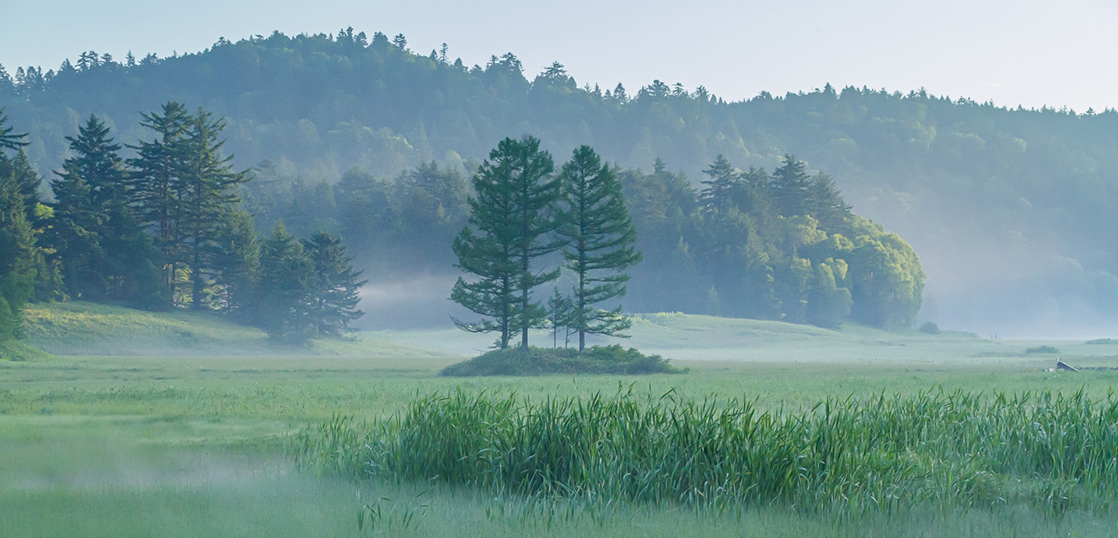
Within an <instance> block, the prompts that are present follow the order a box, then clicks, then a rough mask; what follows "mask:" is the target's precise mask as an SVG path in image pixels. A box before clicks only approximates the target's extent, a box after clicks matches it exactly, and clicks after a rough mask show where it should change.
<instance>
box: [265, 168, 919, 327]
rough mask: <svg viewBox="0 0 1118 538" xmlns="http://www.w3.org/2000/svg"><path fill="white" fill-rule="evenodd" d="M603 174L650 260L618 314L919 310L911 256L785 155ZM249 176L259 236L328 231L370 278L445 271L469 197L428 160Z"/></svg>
mask: <svg viewBox="0 0 1118 538" xmlns="http://www.w3.org/2000/svg"><path fill="white" fill-rule="evenodd" d="M580 151H581V150H580ZM471 169H472V171H473V172H474V173H471V174H470V175H476V173H486V174H488V173H489V172H487V170H488V168H486V167H485V166H481V165H480V164H479V165H477V166H472V167H471ZM608 169H609V173H610V175H612V176H614V177H615V181H616V183H617V184H620V185H621V187H622V189H623V192H624V196H623V198H622V197H618V199H624V204H625V206H626V207H627V211H629V212H631V214H632V218H633V223H634V227H635V229H636V230H638V231H639V232H640V233H639V239H638V242H637V249H638V250H639V251H641V252H643V254H644V257H645V259H646V260H648V262H649V263H645V264H642V265H640V266H636V267H634V268H633V269H632V271H631V272H630V274H631V276H632V281H631V285H630V286H629V288H628V295H627V297H628V300H627V303H626V304H627V306H628V307H629V310H630V311H642V312H653V311H682V312H689V313H703V314H712V315H722V316H736V317H753V318H761V319H778V320H785V321H791V322H796V323H813V324H816V325H820V326H824V327H837V326H838V325H840V324H841V323H842V321H843V320H845V319H855V320H857V321H859V322H862V323H867V324H872V325H876V326H882V327H889V326H898V325H906V324H908V323H910V322H911V321H912V320H913V318H914V316H915V314H916V312H917V310H919V308H920V305H921V292H922V289H923V282H924V273H923V270H922V267H921V264H920V261H919V259H918V258H917V256H916V254H915V252H914V251H913V249H912V248H911V247H910V246H909V245H908V244H907V243H906V242H905V241H903V240H902V239H901V238H900V237H898V236H897V235H896V234H891V233H886V232H885V231H884V229H883V228H882V227H881V226H880V225H877V224H874V223H872V222H870V221H868V220H866V219H864V218H861V217H859V216H857V215H854V214H853V213H852V212H851V210H850V206H849V204H847V203H846V201H845V200H844V198H843V196H842V195H841V194H840V193H839V191H838V189H837V187H836V186H835V184H834V181H833V179H832V178H831V177H830V176H828V175H827V174H824V173H821V172H816V173H813V174H808V173H807V164H806V163H805V162H803V161H801V160H798V159H796V158H795V157H792V156H786V158H785V161H784V162H783V164H782V165H781V166H778V167H777V168H776V169H775V170H774V171H773V172H772V173H771V174H770V173H768V172H766V171H765V170H764V169H758V168H751V169H747V170H744V171H742V170H739V169H738V168H736V167H734V166H733V164H732V163H731V162H730V161H729V160H728V159H726V158H722V157H720V158H717V159H716V160H715V161H714V162H712V163H710V164H709V165H708V166H707V167H706V168H705V170H706V172H705V173H704V174H703V177H705V178H707V179H706V180H705V181H700V182H692V181H691V180H690V179H689V178H688V177H687V175H686V174H684V173H682V172H671V171H669V170H668V169H667V166H666V165H665V164H664V163H663V161H660V160H657V161H656V162H655V163H654V165H653V170H652V173H645V172H643V171H642V170H640V169H632V168H631V169H622V168H620V167H617V166H616V165H610V166H609V167H608ZM557 177H558V176H557ZM256 178H257V179H255V180H254V181H253V182H252V183H251V184H250V185H249V188H248V189H247V192H246V205H248V206H250V207H252V208H253V213H254V214H255V215H256V218H257V226H258V228H262V229H266V228H268V227H270V226H272V225H273V223H274V222H276V221H279V220H282V221H284V222H286V223H288V224H289V226H290V227H291V228H292V229H296V226H298V230H301V231H305V233H310V231H311V230H316V229H323V230H328V231H331V232H334V233H337V234H339V235H340V236H341V237H344V238H345V240H346V241H347V243H348V244H349V245H350V246H351V248H352V249H353V253H354V254H355V256H357V260H358V262H359V264H361V265H362V266H364V267H367V268H375V269H374V270H373V273H374V274H375V275H377V277H378V278H389V277H388V276H387V275H391V274H392V273H396V274H397V275H400V274H411V275H414V274H416V273H434V274H441V273H443V272H445V271H446V269H447V268H448V267H450V266H451V265H452V264H454V263H456V262H457V257H455V256H454V253H453V250H452V249H448V248H447V245H449V244H451V243H452V242H453V241H454V238H455V236H456V234H457V233H458V231H460V230H461V229H462V228H463V226H464V225H465V224H466V223H467V219H468V218H469V216H470V214H471V211H472V210H471V207H472V206H471V205H470V204H468V203H467V198H468V196H469V195H470V193H471V192H472V193H475V197H476V196H480V194H479V193H478V191H477V188H476V186H474V187H471V185H469V184H468V183H467V180H466V179H465V174H463V173H462V172H461V171H460V170H459V169H456V168H450V167H440V166H438V165H437V164H435V163H424V164H422V165H420V166H418V167H416V168H412V169H408V170H405V171H404V172H402V173H400V174H398V175H397V176H396V178H395V179H393V180H386V179H379V178H376V177H375V176H373V175H372V174H369V173H367V172H364V171H361V170H357V169H351V170H349V171H347V172H346V173H345V174H343V175H342V178H341V180H340V181H339V182H338V183H335V184H330V183H327V182H325V181H320V182H318V183H314V184H308V183H307V182H304V181H303V180H301V179H299V177H298V176H294V175H284V174H283V173H281V172H279V171H278V170H277V166H275V165H271V164H265V165H264V166H262V167H259V168H258V170H257V172H256ZM696 183H698V184H699V185H701V186H702V188H696V187H695V184H696ZM568 188H569V187H568ZM564 196H567V197H569V196H571V194H570V193H568V194H566V195H564ZM475 203H476V200H475ZM473 212H474V213H476V211H473ZM570 235H571V234H570V233H569V232H568V236H570ZM541 260H542V261H543V262H545V263H549V264H551V267H552V268H553V269H554V268H555V267H558V266H559V263H558V262H557V261H556V260H555V259H553V258H548V257H547V256H544V257H542V258H541ZM568 273H573V272H572V271H568ZM565 299H566V297H561V298H558V299H556V298H553V299H552V300H551V302H553V303H554V305H553V306H551V307H548V308H547V310H548V312H549V313H548V319H549V321H548V323H549V324H550V325H552V326H553V327H561V328H565V327H567V326H568V325H567V324H571V325H569V326H571V327H577V325H578V324H577V323H576V322H575V321H569V320H568V318H565V317H564V316H563V315H562V308H560V307H563V305H565V304H566V303H565V302H564V300H565ZM557 309H558V310H557ZM513 332H515V331H513ZM576 332H577V331H576Z"/></svg>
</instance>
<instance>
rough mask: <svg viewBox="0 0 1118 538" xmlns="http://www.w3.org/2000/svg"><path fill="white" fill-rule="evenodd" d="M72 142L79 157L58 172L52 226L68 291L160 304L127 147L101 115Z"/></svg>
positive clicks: (83, 295) (82, 295)
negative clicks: (130, 181) (132, 194)
mask: <svg viewBox="0 0 1118 538" xmlns="http://www.w3.org/2000/svg"><path fill="white" fill-rule="evenodd" d="M66 140H68V141H69V142H70V150H71V151H72V152H73V154H74V156H73V157H71V158H69V159H66V161H65V162H63V165H62V170H61V171H59V172H55V173H56V174H57V176H58V178H56V179H55V181H54V182H53V183H52V188H53V190H54V193H55V199H56V202H55V205H54V218H53V222H52V225H51V226H50V228H49V230H50V232H51V233H50V244H51V246H52V247H53V248H54V249H55V250H56V252H57V255H58V258H59V259H60V260H61V261H62V270H63V277H64V283H65V286H66V289H67V290H68V292H69V294H70V295H71V296H73V297H75V298H85V299H92V300H111V301H124V302H128V303H129V304H131V305H133V306H138V307H144V308H156V307H158V306H159V303H161V302H162V301H159V300H157V299H156V298H157V297H158V296H159V295H160V294H159V290H158V289H157V288H156V289H153V288H152V285H153V278H154V279H155V280H157V279H158V277H156V276H154V274H153V273H154V272H155V263H154V259H155V253H154V252H153V251H152V249H151V248H150V243H149V242H148V239H147V237H146V236H145V235H144V233H143V230H141V229H140V227H139V224H138V223H137V222H136V219H135V217H134V215H133V212H132V207H131V205H130V203H129V199H128V186H127V183H126V175H127V171H126V170H125V169H124V163H123V161H122V160H121V158H120V156H119V154H118V152H119V151H120V149H121V146H120V145H119V144H116V143H115V142H114V141H113V139H112V138H111V137H110V136H109V128H108V126H106V125H105V123H104V122H103V121H101V120H100V119H99V118H97V117H96V116H90V117H89V119H88V120H87V121H86V123H85V125H83V126H81V127H80V128H79V129H78V136H77V137H67V138H66Z"/></svg>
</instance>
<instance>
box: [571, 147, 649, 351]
mask: <svg viewBox="0 0 1118 538" xmlns="http://www.w3.org/2000/svg"><path fill="white" fill-rule="evenodd" d="M559 179H560V182H561V184H562V189H563V197H564V202H565V204H566V207H567V211H566V214H565V215H564V218H563V219H562V225H561V226H560V227H559V234H560V235H561V236H562V237H563V238H565V239H566V246H565V247H563V258H564V259H565V260H566V262H567V266H568V267H569V268H570V269H571V271H572V272H574V274H575V275H576V279H577V280H576V283H575V289H574V297H573V301H574V303H575V304H574V315H575V323H576V327H577V329H578V350H579V351H583V350H585V349H586V335H587V334H588V333H589V334H605V335H612V336H623V335H622V331H625V330H627V329H628V328H629V327H631V326H632V321H631V320H629V319H628V318H625V317H624V316H622V315H621V305H617V306H616V307H615V308H613V309H612V310H600V309H597V308H595V306H594V305H597V304H599V303H602V302H605V301H608V300H610V299H614V298H617V297H623V296H624V295H625V291H626V288H625V283H626V282H628V281H629V275H627V274H625V273H624V272H623V271H624V270H625V269H627V268H629V267H630V266H632V265H635V264H637V263H639V262H640V260H641V254H640V253H639V252H637V250H636V248H635V247H634V245H635V243H636V240H637V231H636V228H634V227H633V221H632V219H631V218H629V212H628V210H627V209H626V208H625V199H624V195H623V194H622V192H621V182H619V181H617V179H616V178H615V177H614V174H613V171H612V170H611V169H610V167H609V165H608V164H602V162H601V158H600V157H598V155H597V154H596V153H595V152H594V150H593V149H592V148H591V147H590V146H582V147H580V148H578V149H576V150H575V151H574V155H573V157H572V158H571V160H570V162H568V163H566V164H564V165H563V168H562V171H561V172H560V173H559Z"/></svg>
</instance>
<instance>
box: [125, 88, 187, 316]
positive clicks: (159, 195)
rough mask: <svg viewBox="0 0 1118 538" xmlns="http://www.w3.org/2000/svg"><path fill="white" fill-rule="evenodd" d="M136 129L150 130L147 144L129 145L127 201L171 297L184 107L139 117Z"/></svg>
mask: <svg viewBox="0 0 1118 538" xmlns="http://www.w3.org/2000/svg"><path fill="white" fill-rule="evenodd" d="M141 116H142V117H143V119H142V120H141V121H140V126H142V127H146V128H148V129H150V130H152V131H153V134H154V135H155V138H154V139H153V140H152V141H151V142H145V141H142V140H141V141H140V142H139V144H138V145H136V146H130V147H131V148H132V149H134V150H135V151H136V157H135V158H132V159H129V160H128V165H129V166H130V167H131V169H132V174H131V178H132V179H131V183H132V193H131V198H132V200H133V202H134V203H135V204H136V207H137V218H138V219H139V221H140V224H141V225H142V226H143V227H144V228H145V229H147V230H149V231H150V232H151V234H152V235H153V241H154V243H155V246H156V248H157V249H159V252H160V254H161V258H162V266H163V267H162V269H163V285H164V287H165V288H166V294H167V296H169V297H170V296H173V295H174V292H175V291H176V290H175V286H176V282H175V279H176V275H177V273H178V269H179V268H180V267H181V266H182V265H183V260H182V257H183V252H182V237H181V230H180V228H179V226H178V225H179V218H180V214H181V207H180V202H181V200H180V197H181V195H182V194H183V192H182V191H183V188H184V185H183V183H182V180H183V177H182V176H183V173H184V171H185V168H186V163H185V162H184V160H185V156H186V151H185V149H186V148H185V147H184V145H185V140H184V137H185V134H186V129H187V126H188V124H189V122H190V114H189V113H188V112H187V110H186V107H184V106H183V105H182V104H180V103H177V102H175V101H168V102H167V103H166V104H164V105H163V106H162V113H158V112H152V113H150V114H149V113H145V114H142V115H141Z"/></svg>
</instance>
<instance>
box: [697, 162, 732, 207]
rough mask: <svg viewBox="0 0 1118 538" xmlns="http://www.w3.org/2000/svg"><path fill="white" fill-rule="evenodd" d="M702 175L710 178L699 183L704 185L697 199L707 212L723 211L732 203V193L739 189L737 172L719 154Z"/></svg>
mask: <svg viewBox="0 0 1118 538" xmlns="http://www.w3.org/2000/svg"><path fill="white" fill-rule="evenodd" d="M703 173H704V174H706V175H708V176H710V179H709V180H703V181H702V182H701V183H702V184H703V185H706V188H704V189H703V191H702V193H701V194H700V196H699V199H700V200H701V201H702V203H703V206H704V207H706V208H707V210H709V211H725V210H726V209H727V208H728V207H729V206H730V204H732V203H733V201H734V200H733V198H734V193H735V191H736V190H738V189H739V188H740V182H739V180H738V178H737V175H738V170H736V169H735V168H734V165H733V164H730V161H729V160H727V159H726V157H724V156H723V155H722V154H721V153H720V154H718V157H717V158H716V159H715V160H714V162H713V163H711V165H710V166H709V167H708V168H707V169H706V170H703Z"/></svg>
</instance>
